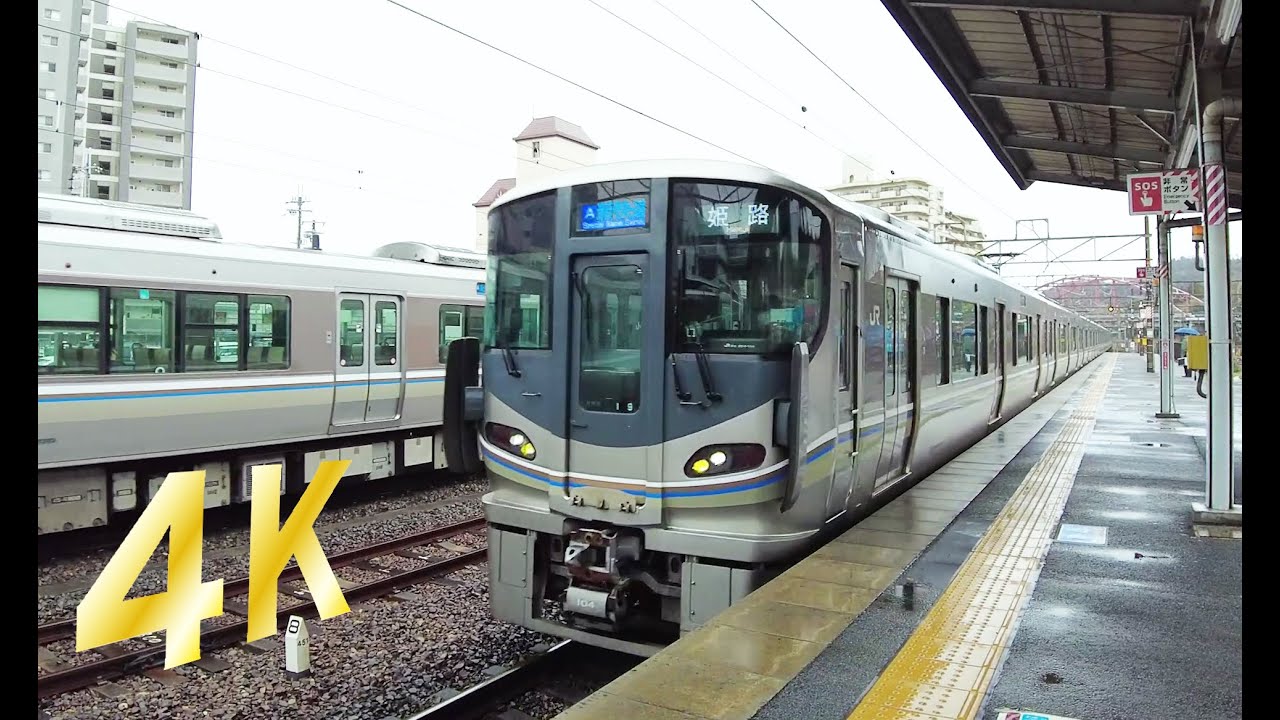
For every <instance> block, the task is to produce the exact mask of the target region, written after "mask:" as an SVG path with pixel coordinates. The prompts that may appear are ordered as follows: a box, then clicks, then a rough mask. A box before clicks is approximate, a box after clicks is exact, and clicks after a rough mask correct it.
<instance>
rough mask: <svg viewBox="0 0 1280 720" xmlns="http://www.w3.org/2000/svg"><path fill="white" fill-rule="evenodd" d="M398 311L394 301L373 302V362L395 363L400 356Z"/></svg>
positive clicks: (380, 363) (380, 364) (381, 364)
mask: <svg viewBox="0 0 1280 720" xmlns="http://www.w3.org/2000/svg"><path fill="white" fill-rule="evenodd" d="M399 350H400V311H399V309H398V308H397V307H396V304H395V303H394V302H391V301H390V300H379V301H377V302H375V303H374V304H373V364H374V365H379V366H383V367H386V366H389V365H395V364H396V363H397V362H398V361H399V360H398V358H399V357H400V352H399Z"/></svg>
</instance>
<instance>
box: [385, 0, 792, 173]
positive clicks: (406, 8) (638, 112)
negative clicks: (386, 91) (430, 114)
mask: <svg viewBox="0 0 1280 720" xmlns="http://www.w3.org/2000/svg"><path fill="white" fill-rule="evenodd" d="M386 1H387V2H388V3H390V4H392V5H395V6H396V7H398V8H400V9H402V10H404V11H405V12H408V13H411V14H413V15H416V16H417V17H420V18H422V19H423V20H426V21H427V22H430V23H434V24H435V25H438V26H440V27H442V28H444V29H446V30H448V31H450V32H452V33H455V34H458V35H461V36H462V37H465V38H467V39H468V40H471V41H473V42H476V43H479V44H481V45H483V46H485V47H487V48H489V49H490V50H493V51H494V52H497V53H500V54H502V55H505V56H506V57H509V58H511V59H512V60H515V61H516V62H518V63H520V64H522V65H526V66H528V67H531V68H533V69H535V70H537V71H539V72H541V73H544V74H546V75H550V76H551V77H553V78H556V79H557V80H560V81H561V82H564V83H567V84H569V85H572V86H574V87H575V88H578V89H579V90H582V91H583V92H586V93H589V94H591V95H594V96H595V97H597V98H600V99H601V100H604V101H606V102H608V103H610V104H612V105H616V106H618V107H620V108H622V109H624V110H628V111H630V112H633V113H635V114H636V115H639V116H641V117H643V118H646V119H648V120H652V121H653V122H655V123H658V124H659V125H662V126H663V127H665V128H668V129H670V130H674V131H676V132H678V133H680V134H681V135H684V136H685V137H688V138H692V139H694V140H697V141H698V142H701V143H703V144H706V145H709V146H711V147H713V148H715V149H717V150H719V151H721V152H724V153H728V154H730V155H732V156H734V157H736V158H739V159H742V160H746V161H747V162H749V163H751V164H753V165H759V166H760V167H763V168H765V169H767V170H773V171H774V172H779V171H778V170H777V169H776V168H772V167H769V166H768V165H766V164H764V163H762V162H760V161H758V160H754V159H752V158H751V157H748V156H747V155H744V154H742V153H740V152H735V151H733V150H730V149H729V148H726V147H724V146H723V145H720V144H719V143H716V142H712V141H711V140H707V139H706V138H704V137H701V136H699V135H696V134H694V133H692V132H690V131H688V130H685V129H684V128H681V127H678V126H676V125H674V124H672V123H670V122H667V121H666V120H663V119H661V118H658V117H655V116H653V115H650V114H649V113H647V112H645V111H643V110H640V109H639V108H636V107H633V106H631V105H628V104H627V103H624V102H622V101H621V100H618V99H615V98H612V97H610V96H608V95H605V94H604V93H602V92H600V91H599V90H594V89H592V88H589V87H587V86H586V85H583V84H582V83H579V82H577V81H575V80H571V79H570V78H567V77H565V76H564V75H561V74H560V73H558V72H556V71H554V70H548V69H547V68H544V67H542V66H541V65H539V64H537V63H535V62H533V61H532V60H526V59H524V58H522V57H520V56H519V55H516V54H515V53H512V52H509V51H507V50H503V49H502V48H500V47H498V46H497V45H494V44H492V43H489V42H486V41H484V40H481V39H480V38H478V37H476V36H474V35H471V34H470V33H467V32H464V31H462V30H459V29H458V28H455V27H453V26H452V25H449V24H448V23H445V22H443V21H441V20H437V19H436V18H433V17H431V16H430V15H428V14H426V13H424V12H422V11H420V10H415V9H414V8H411V7H409V6H408V5H405V4H404V3H402V2H399V0H386Z"/></svg>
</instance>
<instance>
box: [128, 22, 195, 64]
mask: <svg viewBox="0 0 1280 720" xmlns="http://www.w3.org/2000/svg"><path fill="white" fill-rule="evenodd" d="M133 49H134V50H135V51H137V52H139V53H146V54H147V55H160V56H162V57H167V58H180V59H182V60H186V59H187V52H188V49H187V37H186V36H185V35H178V34H168V33H159V32H154V31H148V30H143V29H139V30H138V39H137V40H135V41H134V46H133Z"/></svg>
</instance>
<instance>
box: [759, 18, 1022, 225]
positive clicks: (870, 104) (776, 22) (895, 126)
mask: <svg viewBox="0 0 1280 720" xmlns="http://www.w3.org/2000/svg"><path fill="white" fill-rule="evenodd" d="M751 4H752V5H755V6H756V7H757V8H759V10H760V12H762V13H764V14H765V16H766V17H768V18H769V19H770V20H772V21H773V24H774V25H777V26H778V27H779V28H781V29H782V31H783V32H785V33H786V34H787V35H788V36H790V37H791V39H792V40H795V41H796V43H797V44H799V45H800V47H802V48H804V49H805V52H808V53H809V54H810V55H812V56H813V59H814V60H817V61H818V62H819V63H820V64H821V65H822V67H824V68H826V69H827V70H828V71H829V72H830V73H831V74H832V75H834V76H835V77H836V79H837V80H839V81H840V82H842V83H844V86H845V87H847V88H849V90H850V91H851V92H853V94H854V95H857V96H858V97H859V98H860V99H861V100H862V101H863V102H864V103H866V104H867V106H868V107H870V108H871V109H872V110H874V111H875V112H876V114H877V115H879V116H880V117H882V118H884V121H885V122H887V123H889V125H891V126H892V127H893V129H894V130H897V131H898V132H899V133H900V134H901V135H902V136H903V137H905V138H906V139H907V140H910V141H911V144H912V145H915V146H916V147H917V148H919V149H920V152H922V153H924V154H925V155H926V156H928V158H929V159H930V160H932V161H934V162H935V163H937V164H938V167H940V168H942V169H943V170H945V171H946V172H947V174H948V175H950V176H951V177H953V178H955V179H956V180H959V181H960V184H962V185H964V186H965V187H966V188H968V189H969V190H970V191H972V192H973V194H974V195H977V196H978V197H980V198H982V199H983V200H986V201H987V202H989V203H991V207H993V208H995V209H996V210H999V211H1000V214H1002V215H1004V216H1005V217H1007V218H1009V219H1010V220H1015V218H1014V217H1013V215H1010V214H1009V213H1008V212H1007V211H1006V210H1005V209H1004V208H1003V207H1001V206H1000V205H999V204H998V203H996V202H995V201H994V200H992V199H991V198H989V197H987V196H986V195H983V194H982V193H981V192H979V191H978V190H977V188H975V187H973V186H972V185H970V184H969V183H967V182H965V180H964V178H962V177H960V176H959V175H957V174H956V173H955V172H954V171H952V170H951V168H949V167H947V164H946V163H944V162H942V161H941V160H939V159H938V158H936V157H934V156H933V153H931V152H929V151H928V150H926V149H925V147H924V146H923V145H921V144H920V143H919V142H917V141H916V139H915V138H913V137H911V135H909V134H907V132H906V131H905V130H903V129H902V128H900V127H898V124H897V123H895V122H894V121H893V120H892V119H890V118H889V116H888V115H886V114H884V112H883V111H882V110H880V108H878V107H876V104H875V103H873V102H871V101H870V100H868V99H867V97H866V96H865V95H863V94H862V93H861V92H859V91H858V89H857V88H855V87H854V86H853V85H852V84H850V83H849V81H848V80H845V79H844V76H843V75H841V74H840V73H838V72H836V71H835V68H833V67H831V66H830V65H828V64H827V61H826V60H823V59H822V58H821V57H819V56H818V54H817V53H816V52H814V51H813V50H812V49H810V47H809V46H808V45H806V44H805V43H804V41H803V40H801V39H800V38H798V37H796V35H795V33H793V32H791V31H790V30H788V29H787V26H786V25H783V24H782V23H781V22H780V21H779V20H778V19H777V18H776V17H774V16H773V15H772V14H771V13H770V12H769V11H768V10H765V9H764V6H763V5H761V4H760V3H759V2H757V0H751Z"/></svg>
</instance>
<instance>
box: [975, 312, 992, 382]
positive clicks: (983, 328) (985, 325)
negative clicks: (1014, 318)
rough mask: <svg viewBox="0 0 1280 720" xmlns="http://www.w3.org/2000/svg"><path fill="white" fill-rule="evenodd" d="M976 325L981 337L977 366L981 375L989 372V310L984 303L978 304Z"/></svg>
mask: <svg viewBox="0 0 1280 720" xmlns="http://www.w3.org/2000/svg"><path fill="white" fill-rule="evenodd" d="M978 317H979V321H978V327H979V328H980V332H981V337H980V338H979V340H978V355H979V356H980V362H979V363H978V367H979V368H980V370H981V372H982V374H983V375H986V374H987V373H989V372H991V341H992V332H991V310H990V308H988V307H987V306H986V305H979V306H978Z"/></svg>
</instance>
